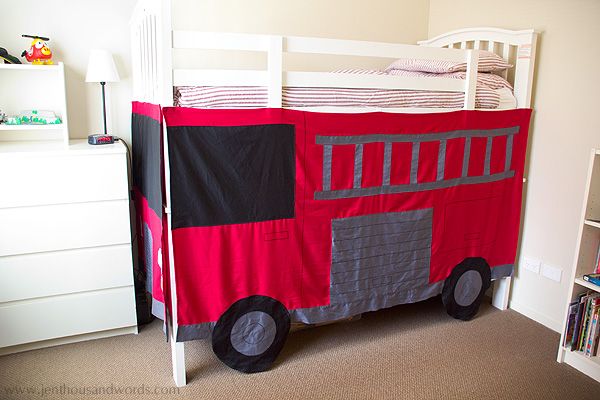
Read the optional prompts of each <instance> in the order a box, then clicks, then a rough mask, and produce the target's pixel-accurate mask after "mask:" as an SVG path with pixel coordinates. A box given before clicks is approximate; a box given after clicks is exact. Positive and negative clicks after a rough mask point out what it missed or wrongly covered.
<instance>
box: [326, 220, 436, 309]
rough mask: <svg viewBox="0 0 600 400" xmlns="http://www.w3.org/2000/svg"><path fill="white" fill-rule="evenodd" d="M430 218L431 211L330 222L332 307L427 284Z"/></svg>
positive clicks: (390, 294)
mask: <svg viewBox="0 0 600 400" xmlns="http://www.w3.org/2000/svg"><path fill="white" fill-rule="evenodd" d="M432 219H433V212H432V210H431V209H425V210H415V211H406V212H393V213H383V214H373V215H363V216H359V217H350V218H341V219H334V220H333V221H332V223H331V225H332V252H331V260H332V263H331V287H330V293H331V295H330V302H331V305H335V304H338V305H341V304H345V303H357V304H358V303H360V304H363V305H366V304H369V302H370V299H372V298H383V297H386V296H394V295H396V294H397V293H399V292H406V291H410V290H412V289H414V288H416V287H424V286H427V285H428V284H429V262H430V257H431V234H432V228H431V227H432ZM355 311H356V310H355ZM363 311H365V310H362V311H359V312H363Z"/></svg>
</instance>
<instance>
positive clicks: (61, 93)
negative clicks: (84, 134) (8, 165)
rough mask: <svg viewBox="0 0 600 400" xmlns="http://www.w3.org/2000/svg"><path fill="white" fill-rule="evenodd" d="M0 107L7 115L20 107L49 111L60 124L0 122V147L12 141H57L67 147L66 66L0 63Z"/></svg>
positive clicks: (21, 108) (22, 108) (15, 111)
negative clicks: (54, 114) (10, 123)
mask: <svg viewBox="0 0 600 400" xmlns="http://www.w3.org/2000/svg"><path fill="white" fill-rule="evenodd" d="M0 87H1V88H2V90H0V108H1V109H2V111H3V112H4V113H6V114H7V115H15V114H17V113H19V112H20V111H22V110H29V109H38V110H51V111H53V112H54V113H56V115H58V116H59V117H60V118H61V122H62V123H61V124H48V125H33V124H32V125H7V124H0V147H1V146H4V144H5V143H6V142H11V141H27V142H35V141H44V142H45V141H56V142H57V143H60V144H62V146H65V147H66V146H68V143H69V127H68V120H69V118H68V115H67V97H66V92H65V67H64V64H63V63H61V62H59V63H57V64H55V65H32V64H0Z"/></svg>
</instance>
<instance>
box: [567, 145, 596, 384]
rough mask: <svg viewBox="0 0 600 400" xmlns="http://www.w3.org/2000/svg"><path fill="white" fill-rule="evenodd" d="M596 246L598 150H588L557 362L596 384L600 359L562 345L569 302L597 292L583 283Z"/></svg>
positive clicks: (588, 284) (585, 282) (594, 260)
mask: <svg viewBox="0 0 600 400" xmlns="http://www.w3.org/2000/svg"><path fill="white" fill-rule="evenodd" d="M599 247H600V149H592V151H591V154H590V163H589V168H588V175H587V182H586V189H585V194H584V201H583V211H582V215H581V221H580V224H579V233H578V240H577V247H576V251H575V259H574V266H573V272H572V274H571V280H570V282H571V292H570V297H569V301H568V303H567V304H566V306H565V318H564V323H563V329H562V334H561V338H560V343H559V345H558V356H557V361H558V362H564V363H567V364H569V365H571V366H572V367H574V368H576V369H578V370H579V371H581V372H583V373H584V374H586V375H588V376H590V377H592V378H594V379H595V380H596V381H599V382H600V357H599V356H594V357H589V356H585V355H584V354H583V353H582V352H580V351H571V350H570V348H565V347H564V346H563V343H564V338H565V330H566V327H567V319H568V316H569V303H571V302H572V301H574V300H575V299H576V298H577V297H578V295H579V294H581V293H584V292H588V291H595V292H600V286H597V285H594V284H592V283H589V282H587V281H584V280H583V275H584V274H589V273H592V272H594V270H595V268H596V263H597V256H598V249H599Z"/></svg>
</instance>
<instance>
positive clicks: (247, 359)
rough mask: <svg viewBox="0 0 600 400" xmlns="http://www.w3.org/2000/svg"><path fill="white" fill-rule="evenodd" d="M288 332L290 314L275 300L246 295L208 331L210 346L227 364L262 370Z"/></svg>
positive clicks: (245, 368)
mask: <svg viewBox="0 0 600 400" xmlns="http://www.w3.org/2000/svg"><path fill="white" fill-rule="evenodd" d="M289 331H290V314H289V313H288V311H287V309H286V308H285V307H284V306H283V304H281V303H280V302H278V301H277V300H275V299H273V298H271V297H267V296H250V297H246V298H245V299H241V300H238V301H236V302H235V303H233V304H232V305H231V307H229V308H228V309H227V311H225V312H224V313H223V315H221V317H220V318H219V320H218V321H217V324H216V325H215V328H214V329H213V332H212V347H213V351H214V353H215V354H216V356H217V357H219V359H220V360H221V361H222V362H223V363H224V364H225V365H227V366H228V367H230V368H233V369H236V370H238V371H241V372H246V373H253V372H262V371H265V370H267V369H269V367H270V366H271V364H273V361H275V358H277V355H278V354H279V352H280V351H281V349H282V348H283V345H284V344H285V340H286V338H287V335H288V333H289Z"/></svg>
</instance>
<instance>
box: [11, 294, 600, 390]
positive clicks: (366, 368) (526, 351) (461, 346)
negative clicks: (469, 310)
mask: <svg viewBox="0 0 600 400" xmlns="http://www.w3.org/2000/svg"><path fill="white" fill-rule="evenodd" d="M0 329H1V328H0ZM558 340H559V335H558V334H556V333H555V332H552V331H550V330H548V329H547V328H545V327H543V326H542V325H539V324H537V323H535V322H532V321H531V320H529V319H527V318H525V317H523V316H521V315H520V314H518V313H516V312H514V311H510V310H509V311H504V312H500V311H498V310H496V309H494V308H492V307H491V306H489V305H484V306H483V307H482V309H481V310H480V313H479V315H478V316H477V317H476V318H475V319H474V320H473V321H470V322H462V321H457V320H454V319H452V318H450V317H449V316H447V315H446V314H445V312H444V310H443V308H442V307H441V303H440V300H439V298H435V299H432V300H430V301H426V302H423V303H419V304H412V305H404V306H398V307H395V308H393V309H389V310H383V311H379V312H376V313H370V314H366V315H364V316H363V318H362V319H360V320H357V321H353V322H345V323H338V324H334V325H329V326H324V327H319V328H313V329H308V330H303V331H300V332H296V333H294V334H292V335H291V336H290V337H289V339H288V342H287V344H286V346H285V348H284V350H283V352H282V354H281V355H280V356H279V359H278V362H277V365H275V367H274V368H273V369H272V370H271V371H268V372H264V373H260V374H254V375H244V374H241V373H239V372H237V371H233V370H231V369H229V368H227V367H225V366H224V365H223V364H221V363H220V362H219V361H218V360H217V359H216V357H215V356H214V355H213V354H212V352H211V349H210V344H209V342H207V341H197V342H191V343H188V344H186V356H187V360H186V363H187V369H188V372H187V373H188V385H187V386H186V387H183V388H180V389H177V388H174V385H173V381H172V379H171V361H170V350H169V346H168V344H167V343H165V341H164V338H163V336H162V331H161V326H160V324H159V323H158V322H157V321H155V322H154V323H152V324H151V325H149V326H146V327H144V328H143V329H142V330H141V332H140V334H139V335H137V336H135V335H128V336H120V337H116V338H110V339H102V340H96V341H90V342H84V343H78V344H72V345H65V346H59V347H54V348H48V349H42V350H36V351H30V352H26V353H21V354H14V355H9V356H4V357H0V399H13V398H14V399H19V398H36V399H44V398H67V399H87V398H90V399H93V398H115V399H117V398H136V399H137V398H140V399H141V398H153V399H161V398H166V397H168V396H167V395H165V394H164V393H169V392H170V393H172V395H171V396H169V397H172V398H177V399H344V400H345V399H528V400H529V399H569V400H576V399H596V400H597V399H600V384H599V383H597V382H595V381H593V380H592V379H590V378H588V377H586V376H585V375H583V374H581V373H579V372H577V371H576V370H574V369H573V368H571V367H569V366H567V365H565V364H558V363H556V361H555V356H556V346H557V342H558ZM19 390H20V391H25V392H26V391H27V390H29V391H31V393H30V394H29V395H27V394H17V392H16V391H19ZM118 391H122V392H125V393H127V394H114V393H116V392H118ZM103 392H104V393H106V392H108V393H113V394H112V395H98V394H97V393H103ZM82 393H83V394H82ZM161 393H162V394H161Z"/></svg>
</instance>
